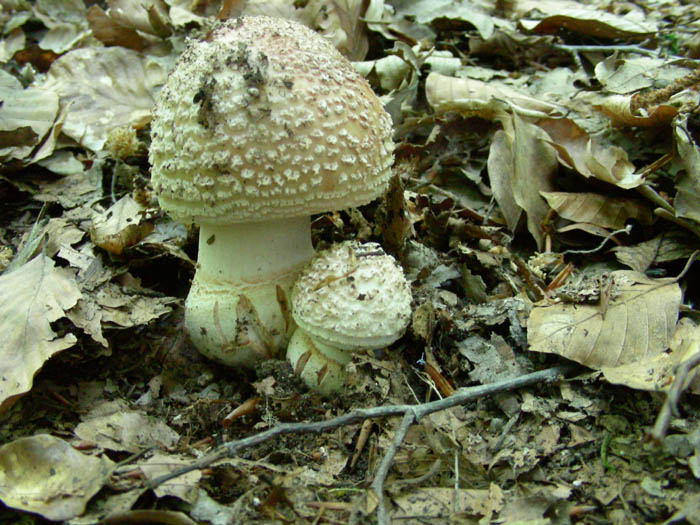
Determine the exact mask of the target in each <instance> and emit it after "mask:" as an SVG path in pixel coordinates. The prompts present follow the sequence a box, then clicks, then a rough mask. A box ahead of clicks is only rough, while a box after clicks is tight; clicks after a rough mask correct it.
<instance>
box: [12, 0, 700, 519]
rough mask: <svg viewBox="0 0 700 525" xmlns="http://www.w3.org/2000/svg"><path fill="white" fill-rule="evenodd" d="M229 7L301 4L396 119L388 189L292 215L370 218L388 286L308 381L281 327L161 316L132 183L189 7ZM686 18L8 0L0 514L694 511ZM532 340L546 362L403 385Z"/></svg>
mask: <svg viewBox="0 0 700 525" xmlns="http://www.w3.org/2000/svg"><path fill="white" fill-rule="evenodd" d="M89 4H92V3H89ZM329 6H330V7H329ZM242 13H243V14H246V13H248V14H254V13H265V14H270V13H274V14H276V15H278V16H287V17H290V18H295V19H297V20H299V21H302V22H303V23H306V24H307V25H309V26H311V27H312V28H314V29H315V30H317V31H319V32H321V33H322V34H324V35H325V36H326V37H327V38H329V39H330V40H331V41H332V42H333V43H334V45H336V47H338V48H339V49H340V50H341V51H342V52H343V53H344V54H346V56H348V57H349V58H350V59H351V60H353V61H355V63H356V64H357V67H358V70H360V71H361V72H362V73H363V74H364V75H365V76H366V77H367V78H368V79H369V80H370V82H371V83H372V85H373V87H374V88H375V90H377V92H378V93H379V94H380V95H381V96H382V100H383V102H384V103H385V106H386V108H387V110H388V111H389V112H390V114H391V115H392V118H393V120H394V125H395V130H396V134H395V139H396V141H397V144H398V145H397V150H396V163H395V166H394V173H395V175H396V177H395V179H394V180H393V181H392V184H391V186H390V189H389V191H388V192H387V194H386V196H385V197H384V198H383V199H380V200H379V201H378V202H376V203H373V204H370V205H368V206H365V207H362V208H361V209H360V210H348V211H342V212H335V213H331V214H325V215H322V216H318V217H315V218H314V223H313V233H314V245H315V247H316V248H317V249H318V248H323V247H325V246H327V245H328V244H329V243H331V242H336V241H340V240H344V239H351V238H357V239H359V240H363V241H367V240H375V241H379V242H381V243H382V244H383V246H384V248H385V249H386V250H387V251H388V252H390V253H392V254H394V255H395V256H396V257H397V259H399V261H400V262H401V263H402V266H403V267H404V270H405V271H406V274H407V276H408V278H409V280H410V281H411V283H412V292H413V297H414V304H413V318H412V322H411V327H410V330H409V331H408V334H407V335H406V336H405V337H404V338H403V339H401V340H400V341H398V342H397V343H395V344H394V345H392V347H390V348H388V349H385V350H381V351H377V352H374V353H372V354H366V355H358V356H357V357H356V358H354V360H353V361H352V362H351V364H350V365H349V366H348V378H347V381H346V390H345V392H344V394H343V395H342V396H338V397H337V398H333V399H325V398H322V397H320V396H319V395H317V394H314V393H312V392H309V391H307V390H306V388H305V387H304V386H303V384H302V383H301V382H300V381H299V380H298V379H297V378H296V377H295V376H294V374H293V371H292V370H291V367H290V366H289V365H288V364H287V363H286V362H285V361H284V360H282V359H273V360H271V361H268V362H266V363H263V364H261V365H260V366H259V368H258V369H257V370H255V371H251V372H246V371H240V370H232V369H223V368H222V367H220V366H216V365H214V364H213V363H211V362H208V361H206V360H205V359H203V358H202V357H200V356H199V355H198V354H197V352H196V351H195V350H194V349H193V347H192V346H191V344H190V343H189V342H188V341H187V338H186V336H185V335H184V333H183V331H182V304H183V299H184V297H185V296H186V294H187V290H188V288H189V282H190V280H191V277H192V275H193V272H194V265H195V263H194V262H193V261H194V260H196V242H194V240H195V239H196V231H193V230H192V229H191V228H187V227H184V226H182V225H179V224H177V223H175V222H173V221H172V220H170V219H169V218H168V217H167V216H166V215H164V214H163V213H162V212H161V211H160V210H159V209H158V206H157V200H156V199H155V198H154V196H153V194H152V189H151V187H150V185H149V172H148V162H147V151H148V144H149V131H148V123H149V120H150V112H151V109H152V107H153V103H154V100H155V97H156V96H157V93H158V90H159V89H160V86H161V85H162V84H163V82H164V81H165V79H166V78H167V72H168V71H169V69H170V68H171V67H172V65H173V63H174V61H175V59H176V58H177V56H178V55H179V53H180V52H181V51H182V49H183V48H184V44H185V40H186V38H188V37H195V38H196V37H201V36H202V35H204V34H206V32H207V31H208V30H209V29H210V28H211V27H212V25H213V24H214V23H215V20H216V18H225V17H228V16H237V15H239V14H242ZM699 18H700V12H699V11H698V7H697V6H696V5H694V4H692V3H686V4H683V5H675V4H674V3H657V4H654V5H651V4H650V5H648V6H642V4H635V5H631V4H630V5H627V6H626V7H624V8H623V7H621V6H612V7H611V6H607V5H603V4H601V3H599V2H588V3H583V2H573V1H566V2H561V1H557V2H531V1H518V2H512V3H510V4H508V5H499V6H496V4H495V3H493V2H456V1H449V2H429V1H417V2H407V3H402V2H390V1H385V0H379V1H372V2H369V3H367V2H360V1H356V0H343V1H342V2H333V3H332V6H331V5H330V4H327V3H325V2H320V1H314V0H310V1H308V2H292V1H291V0H289V1H287V0H276V1H274V2H261V1H253V0H249V1H247V2H246V1H243V2H232V1H223V2H216V1H215V2H194V3H192V2H182V1H178V0H147V1H142V2H132V1H127V0H109V1H108V2H106V3H103V4H100V5H90V6H89V7H88V6H86V4H85V3H84V2H83V1H82V0H72V1H70V2H63V1H58V0H42V1H37V2H35V3H33V4H32V3H27V2H21V1H20V2H6V3H4V4H3V5H2V6H1V8H0V20H2V23H3V27H4V30H3V37H2V40H1V41H0V60H2V62H3V65H4V67H3V71H2V72H0V98H1V99H2V106H1V107H0V163H1V165H2V171H1V172H0V199H1V200H2V202H3V206H2V208H0V219H1V220H0V272H2V273H1V274H0V297H2V298H3V299H2V301H0V329H1V330H2V333H3V334H4V338H3V342H2V344H1V345H0V357H1V359H0V362H1V363H2V366H1V368H2V373H1V374H0V377H1V378H2V382H1V383H0V409H1V410H2V414H1V415H0V440H1V441H0V443H2V444H3V445H2V447H0V499H1V500H2V501H3V503H4V504H5V505H6V507H5V508H4V509H2V510H0V516H1V517H2V521H3V522H4V523H15V522H16V523H20V522H26V521H25V520H26V519H30V520H33V522H40V521H37V520H41V519H42V518H45V519H48V520H54V521H64V522H66V523H74V524H91V523H99V522H101V521H102V520H104V519H105V518H110V519H112V520H132V522H133V521H136V522H143V521H145V520H154V519H158V520H160V521H161V522H165V523H194V520H198V521H199V522H206V523H214V524H219V523H221V524H224V523H236V522H244V523H263V522H265V523H270V522H288V523H312V522H315V523H324V522H328V523H338V522H342V523H346V522H347V523H360V522H372V521H378V522H380V523H388V522H389V521H388V520H390V519H391V520H394V521H395V522H398V521H400V522H402V523H403V522H405V523H419V522H423V521H425V520H431V521H434V522H436V523H437V522H440V523H450V522H451V523H454V522H459V523H487V522H511V523H512V522H515V521H518V522H523V523H572V522H576V523H598V522H601V521H605V522H610V523H630V522H649V521H652V522H658V523H661V522H667V523H671V522H681V521H682V520H685V521H686V522H688V523H699V521H698V515H700V514H699V512H700V508H699V507H698V503H697V502H698V497H699V493H700V483H699V481H698V480H699V479H700V459H699V458H700V424H699V421H700V420H699V418H698V412H697V409H696V405H697V397H694V396H696V395H700V383H699V381H700V376H698V375H697V374H696V373H695V372H696V365H697V362H698V361H699V360H700V359H699V356H700V345H699V343H698V341H699V340H700V338H699V336H698V334H699V333H700V332H698V326H697V322H698V316H697V311H696V310H695V309H694V305H695V304H696V303H697V301H698V300H699V297H698V292H697V289H696V288H695V286H694V285H695V284H696V279H695V273H697V272H696V269H697V264H698V263H697V262H695V257H696V255H695V254H694V252H695V251H696V250H697V249H698V247H699V246H700V243H699V242H698V239H699V238H700V227H699V225H698V223H700V200H699V198H698V195H700V182H699V181H700V152H699V151H698V146H697V144H698V129H700V127H699V126H698V107H699V102H700V96H699V94H698V81H699V79H700V75H698V65H697V59H698V57H700V40H698V38H697V29H698V27H697V20H698V19H699ZM571 361H573V362H576V363H578V365H577V366H578V367H577V368H571V367H569V365H565V364H566V363H569V362H571ZM548 367H554V370H560V371H561V373H564V371H566V379H562V378H561V377H562V376H561V375H559V376H556V377H559V379H560V380H559V382H558V383H555V384H552V383H550V382H548V381H545V380H540V381H539V384H537V385H531V386H527V387H518V388H514V387H510V386H508V387H504V388H503V389H501V390H494V392H493V393H491V395H484V394H475V395H476V398H466V399H469V401H463V402H462V401H460V402H456V401H455V404H454V405H451V406H450V407H449V408H446V407H445V408H436V409H434V410H433V409H430V410H431V411H429V412H426V414H425V415H424V416H423V417H421V418H416V417H414V416H411V415H410V413H409V412H406V411H405V410H404V411H402V410H403V409H401V408H400V407H402V406H405V405H414V406H418V407H427V406H432V405H429V403H431V402H435V401H436V400H437V401H439V400H440V399H441V398H444V401H449V400H450V398H453V399H458V398H459V396H460V395H462V394H463V393H464V392H468V391H464V390H460V388H461V387H478V386H479V385H486V386H488V385H503V384H506V385H507V384H510V383H508V382H509V381H516V380H518V378H524V377H529V374H531V373H532V372H534V371H537V370H543V369H547V368H548ZM557 367H559V368H557ZM548 377H549V376H548ZM552 377H554V376H552ZM667 395H668V398H667ZM391 407H396V410H395V411H394V412H391V413H392V414H393V415H394V416H399V415H402V414H403V420H400V418H391V417H386V416H384V415H379V416H378V415H377V414H380V413H381V414H383V413H384V412H382V410H386V409H390V408H391ZM354 410H355V411H356V410H360V411H362V410H365V412H360V415H359V416H358V417H357V418H355V419H352V418H351V420H347V421H346V420H344V419H343V417H344V415H347V414H353V413H354V412H353V411H354ZM363 414H364V415H363ZM335 421H337V423H334V422H335ZM325 424H327V425H328V426H327V427H326V430H325V431H323V432H317V431H311V433H306V432H309V431H310V430H309V428H315V427H313V425H325ZM285 425H287V426H285ZM289 425H291V427H290V426H289ZM295 425H296V426H295ZM284 429H290V431H289V433H287V430H284ZM282 430H284V431H282ZM260 436H267V437H265V439H259V440H257V441H255V442H256V443H257V444H256V445H255V446H252V445H248V444H247V441H246V439H248V438H250V439H253V440H255V439H256V437H260ZM241 440H243V441H241ZM221 444H229V446H230V447H231V449H232V450H236V453H235V454H234V455H230V454H225V453H224V454H221V451H222V450H223V449H221V448H217V447H218V446H219V445H221ZM234 445H235V446H234ZM191 466H197V467H198V468H194V469H192V470H191V472H189V473H187V474H183V475H181V476H179V477H175V478H173V479H171V480H168V481H162V482H159V481H158V480H159V479H163V476H164V475H172V474H173V473H176V472H177V471H178V469H181V468H182V467H191ZM26 513H30V514H26ZM37 515H38V516H41V517H42V518H37V517H36V516H37ZM30 516H31V517H30Z"/></svg>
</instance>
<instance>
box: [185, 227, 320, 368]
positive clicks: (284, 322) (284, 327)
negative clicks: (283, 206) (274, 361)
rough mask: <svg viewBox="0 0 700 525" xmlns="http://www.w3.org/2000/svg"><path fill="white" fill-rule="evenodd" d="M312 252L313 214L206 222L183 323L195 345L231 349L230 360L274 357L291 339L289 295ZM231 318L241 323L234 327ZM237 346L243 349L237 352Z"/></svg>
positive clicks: (224, 350)
mask: <svg viewBox="0 0 700 525" xmlns="http://www.w3.org/2000/svg"><path fill="white" fill-rule="evenodd" d="M312 255H313V248H312V246H311V225H310V219H309V217H293V218H291V219H285V220H282V219H277V220H271V221H265V222H251V223H244V224H227V225H216V224H207V223H203V224H202V225H201V226H200V230H199V254H198V258H197V259H198V268H197V272H196V274H195V277H194V280H193V282H192V288H191V289H190V293H189V295H188V296H187V301H186V303H185V327H186V329H187V331H188V332H189V334H190V337H191V338H192V341H193V342H194V344H195V346H197V347H204V348H207V347H212V346H216V347H220V348H222V349H223V352H226V349H231V351H232V352H231V353H232V354H233V355H231V356H230V357H229V358H228V362H229V363H231V364H244V363H247V362H254V361H255V360H259V359H264V358H270V357H272V355H273V353H274V350H275V349H276V348H279V347H280V346H282V345H284V344H285V343H286V342H287V333H288V330H289V325H290V323H291V320H290V316H289V315H288V314H287V310H286V299H287V297H288V296H289V292H290V290H291V288H292V285H293V284H294V280H295V279H296V277H297V275H298V274H299V272H300V271H301V269H302V268H303V267H304V265H305V264H306V263H307V262H308V261H309V259H311V256H312ZM278 290H279V291H281V292H282V293H283V294H284V295H283V296H282V297H280V296H279V292H278ZM232 294H237V295H238V298H232ZM241 296H242V297H244V299H243V303H241ZM246 299H247V301H249V304H250V306H252V308H254V311H255V314H252V310H251V309H250V308H249V307H246V304H248V303H246V302H245V301H246ZM248 310H250V312H247V311H248ZM246 314H247V315H246ZM232 323H236V324H237V325H238V328H230V325H231V324H232ZM241 325H246V326H245V330H243V331H241ZM234 336H235V339H236V340H229V339H230V338H231V337H234ZM243 338H245V339H247V341H243V340H242V339H243ZM241 343H247V344H241ZM234 348H236V349H239V348H243V350H240V351H237V353H236V354H234V353H233V350H234Z"/></svg>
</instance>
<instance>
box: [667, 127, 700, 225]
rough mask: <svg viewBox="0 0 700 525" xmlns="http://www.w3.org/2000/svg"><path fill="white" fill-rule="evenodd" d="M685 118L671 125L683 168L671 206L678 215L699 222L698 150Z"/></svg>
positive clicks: (699, 160) (699, 154) (699, 155)
mask: <svg viewBox="0 0 700 525" xmlns="http://www.w3.org/2000/svg"><path fill="white" fill-rule="evenodd" d="M686 118H687V117H686ZM686 118H684V119H682V120H681V119H677V121H676V122H674V126H673V133H674V136H675V139H676V151H677V152H678V159H679V160H680V163H681V165H682V166H683V168H684V170H685V171H684V173H682V174H681V175H680V177H679V178H678V182H677V184H676V189H677V190H678V192H677V193H676V198H675V199H674V201H673V207H674V209H675V211H676V214H677V215H678V216H679V217H685V218H687V219H692V220H694V221H695V222H700V151H698V146H697V144H696V143H695V140H693V136H692V135H691V133H690V132H689V131H688V127H687V123H686Z"/></svg>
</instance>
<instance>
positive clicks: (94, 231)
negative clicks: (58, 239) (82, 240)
mask: <svg viewBox="0 0 700 525" xmlns="http://www.w3.org/2000/svg"><path fill="white" fill-rule="evenodd" d="M145 211H146V210H145V208H144V207H143V206H141V204H139V203H138V202H136V201H135V200H134V198H133V197H132V196H131V195H126V196H124V197H122V198H121V199H119V201H117V202H116V203H115V204H114V206H112V207H111V208H109V209H108V210H107V211H105V212H103V213H95V214H94V215H93V217H92V228H90V239H91V240H92V242H94V243H95V244H96V245H97V246H99V247H100V248H102V249H103V250H105V251H107V252H109V253H112V254H114V255H120V254H121V253H122V252H123V251H124V250H125V249H126V248H128V247H129V246H133V245H134V244H136V243H137V242H139V241H141V239H143V238H144V237H146V235H148V234H149V233H151V232H152V231H153V223H151V222H147V221H144V212H145Z"/></svg>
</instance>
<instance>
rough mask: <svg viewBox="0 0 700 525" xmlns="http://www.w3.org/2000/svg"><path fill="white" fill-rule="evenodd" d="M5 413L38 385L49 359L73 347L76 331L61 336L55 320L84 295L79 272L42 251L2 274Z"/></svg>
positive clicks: (0, 358) (0, 367)
mask: <svg viewBox="0 0 700 525" xmlns="http://www.w3.org/2000/svg"><path fill="white" fill-rule="evenodd" d="M0 297H2V298H3V300H2V301H0V332H1V333H2V334H3V344H2V345H0V377H2V378H3V381H1V382H0V412H2V411H4V410H5V409H7V408H8V407H9V406H10V405H11V404H12V403H13V402H14V401H15V400H16V399H17V397H18V396H19V395H21V394H23V393H25V392H27V391H28V390H29V389H30V388H31V387H32V380H33V378H34V375H35V374H36V373H37V372H38V371H39V369H40V368H41V367H42V366H44V363H45V362H46V360H47V359H49V357H51V356H52V355H54V354H55V353H56V352H59V351H61V350H64V349H66V348H69V347H71V346H73V345H74V344H75V342H76V338H75V336H74V335H73V334H66V335H64V336H63V337H57V335H56V333H55V332H54V331H53V330H52V328H51V323H52V322H54V321H56V320H58V319H60V318H61V317H64V316H65V311H66V310H68V309H70V308H72V307H73V306H75V304H76V303H77V302H78V299H80V297H81V293H80V290H78V286H77V284H76V282H75V280H74V279H73V276H72V275H71V274H70V273H68V272H67V271H65V270H62V269H59V268H56V267H55V266H54V262H53V261H52V260H51V259H49V258H48V257H45V256H43V255H40V256H38V257H35V258H34V259H32V260H31V261H29V262H28V263H26V264H25V265H23V266H21V267H20V268H18V269H17V270H15V271H13V272H11V273H9V274H3V275H2V276H0Z"/></svg>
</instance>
